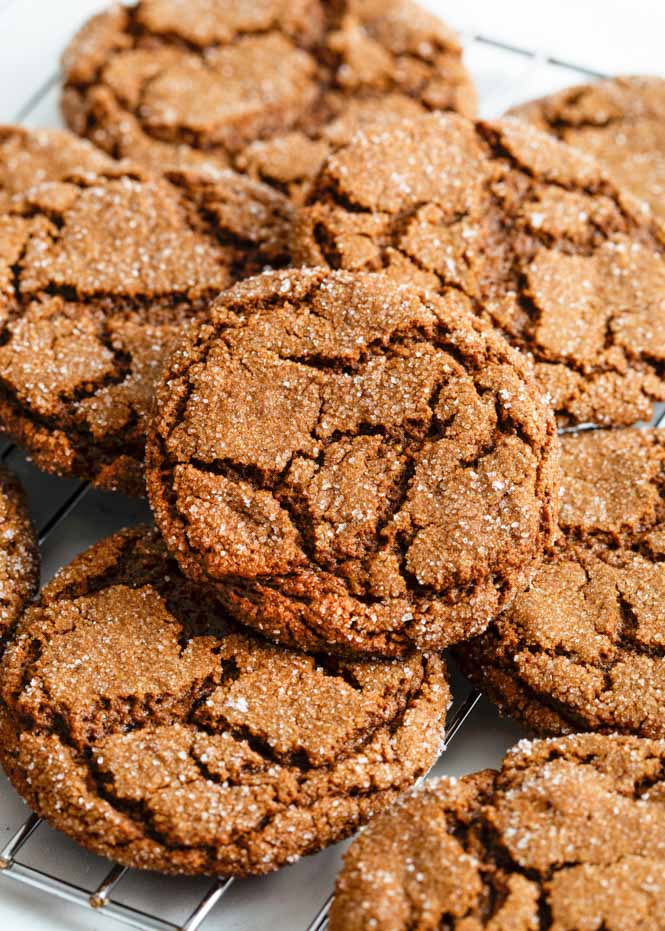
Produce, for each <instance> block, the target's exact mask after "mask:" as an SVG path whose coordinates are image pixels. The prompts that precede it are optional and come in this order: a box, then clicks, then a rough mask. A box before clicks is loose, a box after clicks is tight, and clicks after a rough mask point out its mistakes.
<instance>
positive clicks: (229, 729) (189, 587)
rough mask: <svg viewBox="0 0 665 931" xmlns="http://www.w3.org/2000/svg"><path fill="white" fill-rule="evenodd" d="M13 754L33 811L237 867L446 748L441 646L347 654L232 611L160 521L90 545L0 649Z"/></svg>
mask: <svg viewBox="0 0 665 931" xmlns="http://www.w3.org/2000/svg"><path fill="white" fill-rule="evenodd" d="M0 685H1V701H0V758H1V759H2V763H3V765H4V767H5V769H6V770H7V773H8V774H9V777H10V779H11V780H12V782H13V783H14V785H15V786H16V788H17V790H18V791H19V792H20V793H21V794H22V795H23V796H24V798H25V799H26V800H27V801H28V803H29V804H30V805H31V806H32V807H33V808H34V810H35V811H36V812H38V814H39V815H40V816H42V817H44V818H47V819H48V821H49V822H50V824H52V825H53V826H54V827H56V828H58V829H59V830H62V831H64V832H65V833H66V834H68V835H69V836H70V837H72V838H74V840H76V841H78V842H79V843H80V844H82V845H83V846H85V847H87V848H89V849H90V850H92V851H94V852H95V853H98V854H100V855H102V856H105V857H110V858H111V859H113V860H116V861H117V862H119V863H123V864H125V865H127V866H133V867H139V868H143V869H157V870H161V871H163V872H166V873H205V874H217V875H222V876H231V875H233V876H242V875H246V874H248V873H265V872H268V871H270V870H274V869H276V868H277V867H279V866H282V865H284V864H285V863H286V862H290V861H292V860H294V859H297V858H298V857H299V856H302V855H304V854H307V853H312V852H314V851H316V850H319V849H320V848H321V847H325V846H327V845H328V844H331V843H333V842H335V841H337V840H340V839H341V838H343V837H346V836H347V835H348V834H351V833H353V831H355V830H356V828H357V827H358V826H359V825H360V824H362V823H363V822H365V821H366V820H367V819H368V818H369V817H370V816H371V815H372V814H373V813H374V812H376V811H379V810H380V809H382V808H383V807H385V806H386V805H388V804H389V803H392V802H393V801H394V800H395V799H396V798H397V796H398V794H399V793H401V792H403V791H405V790H406V789H407V788H409V787H411V786H412V785H413V784H414V783H415V782H416V780H418V779H419V778H420V777H421V776H423V775H424V773H426V772H427V770H428V769H429V768H430V766H431V765H432V764H433V762H434V761H435V759H436V757H437V755H438V752H439V749H440V745H441V741H442V737H443V732H444V721H445V712H446V708H447V706H448V703H449V697H450V696H449V690H448V685H447V681H446V671H445V665H444V663H443V661H442V660H441V659H440V658H439V657H438V656H435V655H433V656H422V655H414V656H412V657H410V658H409V659H407V660H404V661H377V662H366V663H361V662H344V661H336V660H334V659H331V658H329V657H325V656H316V655H307V654H304V653H299V652H295V651H292V650H285V649H283V648H281V647H276V646H273V645H271V644H268V643H267V642H266V641H264V640H262V639H261V638H259V637H257V636H255V635H253V634H249V633H247V632H244V633H243V632H242V631H241V630H240V629H239V628H236V627H235V626H234V625H233V624H232V623H231V622H230V621H229V620H228V618H227V617H226V616H225V614H224V613H223V611H222V610H221V609H220V607H219V602H218V601H217V599H216V598H213V597H211V596H210V595H208V594H206V592H205V591H203V590H201V589H200V588H199V587H197V586H196V585H193V584H192V583H190V582H188V581H187V580H186V579H185V578H183V576H182V575H181V574H180V572H179V570H178V567H177V565H176V563H175V561H174V560H173V559H172V558H171V557H169V555H168V553H167V551H166V549H165V547H164V544H163V543H162V541H161V540H160V538H159V537H158V535H157V533H156V531H154V530H151V529H149V528H146V527H143V528H141V527H139V528H133V529H131V530H127V531H124V532H122V533H119V534H116V535H115V536H113V537H110V538H108V539H107V540H104V541H102V542H101V543H98V544H97V545H96V546H94V547H93V548H92V549H90V550H88V551H87V552H86V553H84V554H83V555H81V556H79V557H78V558H77V559H76V560H74V562H73V563H72V564H71V565H70V566H69V567H68V568H66V569H63V570H62V571H61V572H60V573H59V574H58V575H57V576H56V577H55V579H54V580H53V581H52V582H51V583H50V584H49V585H48V586H47V587H46V588H45V589H44V590H43V592H42V594H41V596H40V598H39V600H38V601H37V603H36V604H35V605H34V606H33V607H32V608H30V609H29V610H28V611H27V612H26V614H25V615H24V617H23V618H22V620H21V621H20V623H19V625H18V627H17V628H16V631H15V633H14V635H13V637H12V639H11V640H10V641H9V644H8V646H7V649H6V652H5V654H4V657H3V659H2V663H1V664H0Z"/></svg>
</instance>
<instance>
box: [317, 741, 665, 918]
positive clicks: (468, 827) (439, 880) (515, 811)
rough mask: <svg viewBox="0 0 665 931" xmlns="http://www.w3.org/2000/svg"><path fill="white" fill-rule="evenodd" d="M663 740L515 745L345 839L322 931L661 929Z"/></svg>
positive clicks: (432, 785) (429, 787)
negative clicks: (499, 760)
mask: <svg viewBox="0 0 665 931" xmlns="http://www.w3.org/2000/svg"><path fill="white" fill-rule="evenodd" d="M664 771H665V742H663V741H651V740H644V739H639V738H635V737H633V738H629V737H602V736H598V735H590V734H589V735H582V736H575V737H569V738H561V739H559V740H540V741H535V742H533V743H528V742H527V741H522V742H521V743H519V744H518V745H517V746H516V747H515V748H514V749H513V750H511V751H509V752H508V753H507V755H506V757H505V758H504V761H503V766H502V767H501V770H500V771H499V772H494V771H492V770H486V771H484V772H481V773H476V774H474V775H472V776H465V777H464V778H462V779H460V780H454V779H449V778H445V777H444V778H443V779H441V780H439V781H432V782H428V783H426V784H425V785H424V787H423V789H422V790H421V791H417V792H415V793H414V794H413V795H411V796H409V797H407V798H405V799H404V800H402V801H400V802H398V803H397V805H396V806H395V807H394V808H393V809H391V810H390V811H388V812H385V813H383V814H381V815H379V816H378V817H377V818H375V819H374V821H373V822H372V823H371V824H370V825H369V827H368V828H366V830H365V831H363V832H362V834H361V835H360V836H359V837H358V838H357V839H356V840H355V841H354V843H353V844H352V846H351V847H350V849H349V851H348V852H347V854H346V856H345V859H344V866H343V868H342V871H341V873H340V875H339V877H338V880H337V887H336V890H335V898H334V901H333V905H332V910H331V914H330V931H410V929H412V928H418V929H419V931H439V929H441V928H447V929H450V931H481V929H484V928H486V929H488V931H504V929H505V931H581V929H584V931H644V929H647V928H648V929H650V931H662V929H663V928H665V918H663V912H662V908H661V903H662V899H663V896H665V778H664V777H663V773H664Z"/></svg>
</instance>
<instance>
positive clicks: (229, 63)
mask: <svg viewBox="0 0 665 931" xmlns="http://www.w3.org/2000/svg"><path fill="white" fill-rule="evenodd" d="M63 64H64V73H65V90H64V93H63V100H62V106H63V113H64V115H65V119H66V120H67V123H68V125H69V126H70V128H71V129H73V130H74V131H75V132H77V133H79V134H80V135H83V136H87V137H88V138H90V139H92V140H93V141H94V142H95V143H96V144H97V145H99V146H101V148H103V149H105V150H106V151H107V152H110V153H112V154H114V155H121V156H130V157H131V158H132V159H134V160H140V161H142V162H144V163H148V164H149V165H151V166H155V165H156V166H158V167H160V168H161V166H162V165H163V164H164V161H174V160H175V162H176V163H177V164H179V165H180V166H183V165H191V164H192V163H196V161H197V160H198V159H199V158H200V157H201V155H202V154H203V155H204V156H205V157H206V158H208V157H212V158H214V159H216V160H217V162H218V164H221V165H231V166H233V167H235V168H237V169H239V170H241V171H243V172H247V173H249V174H250V175H252V176H254V177H256V178H260V179H263V180H265V181H268V182H269V183H270V184H273V185H276V186H277V187H279V188H280V189H281V190H283V191H284V192H288V193H289V194H290V195H291V196H292V197H294V198H296V199H298V198H300V196H301V192H302V189H303V187H306V185H307V182H308V181H309V180H310V179H311V178H312V177H313V176H314V175H315V174H316V172H317V170H318V168H319V166H320V164H321V162H322V161H323V159H324V157H325V155H326V152H327V151H328V148H329V146H330V145H331V143H333V142H340V141H344V140H347V139H350V138H351V136H352V135H353V133H354V131H355V130H356V129H357V128H358V127H360V126H363V125H365V124H367V123H369V122H374V121H382V122H385V123H394V122H398V121H399V120H400V119H402V118H404V117H405V116H412V115H414V114H419V113H423V112H427V111H429V110H456V111H459V112H460V113H465V114H469V115H472V114H473V112H474V110H475V92H474V90H473V86H472V84H471V81H470V78H469V76H468V74H467V72H466V70H465V68H464V66H463V64H462V52H461V48H460V45H459V42H458V39H457V37H456V36H455V34H454V33H453V32H452V31H451V30H450V29H449V28H448V27H447V26H445V25H444V24H443V23H441V22H440V21H439V20H438V19H437V18H436V17H435V16H433V15H432V14H431V13H429V12H427V11H426V10H425V9H423V8H422V7H420V6H419V5H418V4H416V3H414V2H413V0H333V2H328V0H295V2H293V0H258V2H257V0H254V2H247V0H243V2H232V3H229V2H224V0H190V2H188V3H182V2H178V0H141V2H139V3H138V4H137V5H136V6H131V7H124V6H115V7H112V8H111V9H109V10H108V11H106V12H105V13H101V14H100V15H98V16H96V17H94V18H93V19H92V20H91V21H90V22H89V23H87V25H86V26H84V27H83V29H82V30H81V32H80V33H79V35H78V36H77V37H76V38H75V39H74V40H73V42H72V44H71V45H70V47H69V49H68V50H67V52H66V54H65V56H64V62H63Z"/></svg>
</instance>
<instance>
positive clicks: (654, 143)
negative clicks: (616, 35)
mask: <svg viewBox="0 0 665 931" xmlns="http://www.w3.org/2000/svg"><path fill="white" fill-rule="evenodd" d="M510 113H511V114H512V115H513V116H518V117H520V118H521V119H525V120H528V121H529V122H530V123H533V124H535V125H536V126H538V127H539V128H540V129H543V130H546V131H547V132H550V133H552V134H553V135H555V136H556V137H557V138H558V139H562V140H563V141H564V142H568V143H570V144H571V145H574V146H577V147H578V148H580V149H583V150H584V151H585V152H589V153H590V154H591V155H594V156H596V158H598V160H599V161H601V162H602V163H603V164H604V165H605V167H606V168H608V169H609V170H610V172H611V173H612V176H613V177H614V178H615V179H616V181H617V182H618V183H619V184H622V185H624V186H625V187H626V188H627V190H629V191H631V192H632V193H633V194H635V196H636V197H639V198H641V199H642V200H644V201H646V202H647V203H648V204H649V206H650V207H651V210H652V211H653V214H654V216H656V217H657V218H658V219H659V220H660V221H661V222H665V79H663V78H656V77H619V78H612V79H610V80H607V81H598V82H596V83H594V84H587V85H579V86H577V87H569V88H567V89H566V90H564V91H559V93H557V94H552V95H551V96H550V97H543V98H542V99H540V100H533V101H530V102H529V103H525V104H522V105H521V106H519V107H515V108H514V109H513V110H511V111H510Z"/></svg>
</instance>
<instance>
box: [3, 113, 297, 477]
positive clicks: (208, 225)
mask: <svg viewBox="0 0 665 931" xmlns="http://www.w3.org/2000/svg"><path fill="white" fill-rule="evenodd" d="M288 215H289V211H288V206H287V201H286V200H285V198H283V197H282V196H281V195H280V194H279V193H277V192H276V191H273V190H272V189H270V188H268V187H265V186H263V185H260V184H257V183H255V182H253V181H251V180H250V179H248V178H245V177H242V176H240V175H237V174H235V173H233V172H231V171H218V170H214V171H213V170H212V169H211V168H210V167H209V166H208V168H207V169H204V168H197V169H191V170H188V171H172V172H169V174H168V177H166V176H159V175H149V174H147V173H145V172H143V170H141V169H136V168H135V167H132V165H130V164H129V163H128V162H118V161H115V160H114V159H111V158H109V157H108V156H106V155H104V154H103V153H102V152H100V151H99V150H97V149H95V148H94V146H92V145H91V144H90V143H88V142H86V141H84V140H81V139H78V138H77V137H76V136H73V135H72V134H71V133H68V132H62V131H53V130H49V131H35V132H28V131H25V130H22V129H19V128H15V127H5V128H0V227H1V232H0V308H1V310H2V313H1V314H0V427H1V428H2V429H4V430H7V431H8V432H9V433H11V434H12V435H13V436H14V437H15V438H16V439H17V440H18V441H19V442H20V443H22V444H23V445H24V446H26V447H27V449H28V451H29V452H30V454H31V455H32V457H33V459H34V460H35V461H36V462H37V464H38V465H39V466H40V467H42V468H44V469H46V470H48V471H52V472H57V473H59V474H64V475H76V476H79V477H80V478H84V479H89V480H91V481H92V482H93V483H94V484H96V485H100V486H102V487H105V488H111V489H118V490H122V491H126V492H129V493H132V494H141V493H142V492H143V491H144V483H143V449H144V441H145V440H144V437H145V422H146V417H147V413H148V410H149V408H150V405H151V403H152V394H153V387H154V383H155V381H156V379H157V378H158V376H159V374H160V371H161V367H162V364H163V362H164V359H165V357H166V356H167V355H168V354H169V352H170V350H171V349H172V348H173V346H174V344H175V342H177V339H178V337H179V336H180V335H181V334H182V333H183V332H184V331H185V330H186V329H187V327H188V326H189V324H190V323H191V321H192V320H193V319H195V318H197V317H200V316H202V315H203V314H204V313H205V309H206V307H207V303H208V301H209V300H210V299H212V298H213V297H214V296H215V295H216V294H218V293H219V291H220V290H221V289H222V288H225V287H226V286H227V285H229V284H231V283H232V282H234V281H235V280H237V279H238V278H239V277H242V276H243V275H244V274H246V273H248V272H251V271H257V270H260V268H261V267H262V266H263V263H264V262H266V261H272V262H278V261H280V260H282V259H283V258H284V250H285V226H286V221H287V217H288Z"/></svg>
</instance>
